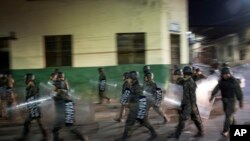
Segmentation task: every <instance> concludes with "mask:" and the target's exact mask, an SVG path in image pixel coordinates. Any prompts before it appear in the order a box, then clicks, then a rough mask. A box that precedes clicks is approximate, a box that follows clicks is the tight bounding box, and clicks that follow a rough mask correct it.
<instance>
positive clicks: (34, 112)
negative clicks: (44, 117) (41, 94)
mask: <svg viewBox="0 0 250 141" xmlns="http://www.w3.org/2000/svg"><path fill="white" fill-rule="evenodd" d="M35 100H36V97H35V96H31V97H29V98H27V100H26V101H27V102H28V104H27V108H28V111H29V115H30V117H31V118H40V116H41V112H40V108H39V107H38V104H39V103H38V102H33V101H35Z"/></svg>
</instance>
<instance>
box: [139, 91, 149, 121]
mask: <svg viewBox="0 0 250 141" xmlns="http://www.w3.org/2000/svg"><path fill="white" fill-rule="evenodd" d="M138 102H139V108H138V113H137V117H136V118H137V119H144V118H145V117H146V114H147V104H148V103H147V98H146V96H140V97H139V100H138Z"/></svg>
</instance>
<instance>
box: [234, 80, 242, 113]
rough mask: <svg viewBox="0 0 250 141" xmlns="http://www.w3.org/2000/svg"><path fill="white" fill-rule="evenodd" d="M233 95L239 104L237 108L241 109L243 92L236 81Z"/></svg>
mask: <svg viewBox="0 0 250 141" xmlns="http://www.w3.org/2000/svg"><path fill="white" fill-rule="evenodd" d="M235 94H236V98H237V100H238V101H239V104H240V105H239V106H240V107H241V108H242V107H243V92H242V89H241V87H240V84H239V83H238V81H237V80H236V82H235Z"/></svg>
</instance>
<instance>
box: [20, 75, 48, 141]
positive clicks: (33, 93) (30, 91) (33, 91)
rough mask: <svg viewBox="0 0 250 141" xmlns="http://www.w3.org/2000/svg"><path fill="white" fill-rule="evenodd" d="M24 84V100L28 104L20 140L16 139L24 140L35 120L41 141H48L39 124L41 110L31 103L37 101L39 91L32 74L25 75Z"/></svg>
mask: <svg viewBox="0 0 250 141" xmlns="http://www.w3.org/2000/svg"><path fill="white" fill-rule="evenodd" d="M25 84H26V98H25V99H26V102H27V103H28V104H27V109H28V115H27V117H26V119H25V122H24V128H23V132H22V136H21V138H17V140H19V141H25V140H26V138H27V135H28V133H29V131H30V127H31V121H32V120H36V121H37V123H38V125H39V127H40V130H41V132H42V134H43V140H44V141H47V140H49V138H48V133H47V131H46V129H45V128H44V126H43V124H42V122H41V110H40V107H39V106H38V105H39V103H38V102H34V103H32V102H33V101H35V100H38V99H39V89H38V87H37V84H36V81H35V75H34V74H32V73H27V74H26V75H25Z"/></svg>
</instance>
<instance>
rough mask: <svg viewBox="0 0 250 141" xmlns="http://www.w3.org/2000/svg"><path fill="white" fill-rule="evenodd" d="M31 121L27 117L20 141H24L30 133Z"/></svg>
mask: <svg viewBox="0 0 250 141" xmlns="http://www.w3.org/2000/svg"><path fill="white" fill-rule="evenodd" d="M31 121H32V119H31V118H30V117H29V116H28V117H27V118H26V120H25V122H24V127H23V131H22V135H21V140H25V139H26V138H27V135H28V133H29V131H30V124H31Z"/></svg>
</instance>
